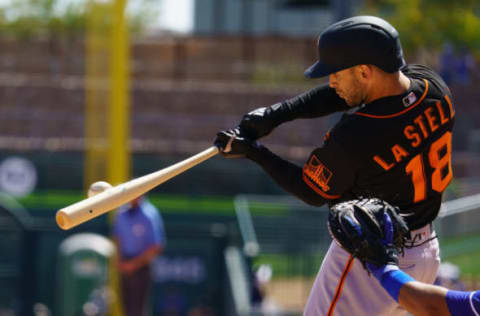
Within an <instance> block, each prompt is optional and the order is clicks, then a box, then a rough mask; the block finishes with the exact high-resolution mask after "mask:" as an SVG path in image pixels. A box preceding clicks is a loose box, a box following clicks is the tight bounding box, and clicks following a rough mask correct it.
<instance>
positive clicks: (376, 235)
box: [328, 199, 480, 316]
mask: <svg viewBox="0 0 480 316" xmlns="http://www.w3.org/2000/svg"><path fill="white" fill-rule="evenodd" d="M397 210H398V209H395V208H394V207H393V206H391V205H389V204H388V203H386V202H385V201H380V200H376V199H364V200H352V201H347V202H343V203H339V204H336V205H334V206H333V207H332V208H331V213H330V216H329V218H328V225H329V230H330V232H331V234H332V237H333V239H334V240H335V241H337V242H338V243H339V244H340V245H341V246H342V247H343V248H344V249H345V250H347V251H348V252H350V253H351V254H352V255H354V256H355V258H357V259H358V260H359V261H361V262H364V263H365V265H364V266H365V267H366V269H368V270H369V271H370V272H371V273H372V275H373V276H375V277H376V278H377V280H378V281H379V283H380V284H381V286H382V287H383V288H384V289H385V291H386V292H387V293H388V294H389V295H390V296H391V297H392V298H393V299H394V300H395V301H397V302H399V304H400V305H401V306H402V307H404V308H405V309H406V310H408V311H409V312H410V313H412V314H413V315H425V316H449V315H452V316H478V315H480V291H474V292H463V291H452V290H448V289H446V288H444V287H440V286H434V285H431V284H426V283H422V282H418V281H416V280H415V279H413V278H412V277H411V276H410V275H408V274H407V273H405V272H403V271H402V270H400V269H399V268H398V257H399V249H402V248H403V241H404V234H405V232H406V231H407V229H406V228H407V227H406V226H405V223H404V221H403V220H402V219H401V218H399V217H398V213H397Z"/></svg>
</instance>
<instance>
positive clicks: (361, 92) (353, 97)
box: [342, 74, 367, 107]
mask: <svg viewBox="0 0 480 316" xmlns="http://www.w3.org/2000/svg"><path fill="white" fill-rule="evenodd" d="M365 91H366V89H365V87H364V86H363V84H362V82H360V80H358V78H357V77H356V74H354V75H353V76H352V80H351V85H350V89H349V91H348V93H345V94H344V95H343V96H342V97H343V99H344V100H345V102H347V104H348V106H350V107H356V106H359V105H362V104H364V103H365V100H366V99H367V96H366V93H365Z"/></svg>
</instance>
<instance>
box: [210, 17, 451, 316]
mask: <svg viewBox="0 0 480 316" xmlns="http://www.w3.org/2000/svg"><path fill="white" fill-rule="evenodd" d="M318 54H319V60H318V61H317V62H316V63H315V64H314V65H312V66H311V67H310V68H309V69H307V70H306V71H305V75H306V76H307V77H309V78H319V77H323V76H329V84H328V85H327V84H325V85H320V86H318V87H316V88H314V89H312V90H310V91H307V92H305V93H303V94H300V95H298V96H296V97H293V98H292V99H289V100H285V101H283V102H280V103H277V104H274V105H272V106H270V107H266V108H260V109H257V110H255V111H253V112H251V113H248V114H246V115H245V116H244V117H243V119H242V121H241V122H240V124H239V126H237V127H236V128H234V129H231V130H228V131H222V132H219V133H218V134H217V137H216V139H215V144H216V145H217V146H218V147H219V148H220V150H221V151H222V154H223V155H224V156H225V157H246V158H248V159H250V160H252V161H254V162H256V163H257V164H259V165H260V166H261V167H262V168H263V169H264V170H265V171H266V172H267V173H268V174H269V175H270V176H271V177H272V178H273V179H274V180H275V181H276V182H277V183H278V184H279V185H280V186H281V187H282V188H284V189H285V190H286V191H287V192H290V193H291V194H293V195H295V196H296V197H298V198H300V199H302V200H303V201H305V202H306V203H309V204H312V205H318V206H320V205H323V204H325V203H327V204H329V205H333V204H335V203H338V202H340V201H345V200H351V199H355V198H358V197H371V196H375V197H378V198H381V199H382V200H385V201H388V202H389V203H391V204H394V205H398V206H399V207H400V209H401V214H402V216H404V218H405V219H406V223H407V225H408V227H409V229H410V230H411V233H410V236H409V248H408V249H406V251H405V256H404V257H402V258H400V262H399V265H400V267H401V268H402V269H403V270H405V271H407V272H408V273H409V274H411V275H412V276H413V277H415V278H416V279H418V280H420V281H422V282H426V283H433V281H434V279H435V276H436V273H437V269H438V266H439V263H440V259H439V247H438V241H437V240H436V239H435V233H434V231H433V228H432V221H433V220H434V219H435V217H436V216H437V214H438V212H439V209H440V204H441V200H442V193H443V192H444V190H445V188H446V187H447V186H448V184H449V183H450V181H451V179H452V167H451V152H452V143H451V141H452V127H453V124H454V117H455V111H454V107H453V104H452V96H451V93H450V90H449V89H448V87H447V86H446V84H445V83H444V82H443V80H442V79H441V78H440V77H439V76H438V75H437V74H436V73H435V72H434V71H432V70H431V69H429V68H427V67H425V66H421V65H406V64H405V61H404V58H403V52H402V47H401V44H400V40H399V36H398V32H397V31H396V30H395V28H394V27H393V26H392V25H390V24H389V23H388V22H386V21H384V20H382V19H380V18H377V17H371V16H357V17H353V18H349V19H345V20H342V21H340V22H337V23H335V24H333V25H331V26H329V27H328V28H327V29H325V30H324V31H323V32H322V33H321V35H320V37H319V39H318ZM346 110H349V111H346ZM338 111H346V112H345V113H344V114H343V116H342V117H341V119H340V120H339V122H337V123H336V125H335V126H334V127H333V128H332V129H331V130H330V132H329V133H327V135H326V136H325V138H324V142H323V144H322V145H321V146H320V147H318V148H316V149H315V150H313V152H312V153H311V154H310V156H309V157H308V159H307V160H306V162H305V165H304V166H303V168H301V167H299V166H297V165H295V164H293V163H290V162H288V161H286V160H284V159H282V158H280V157H279V156H277V155H275V154H274V153H272V152H271V151H270V150H268V149H267V148H266V147H265V146H263V145H261V144H259V143H258V142H256V141H255V140H256V139H258V138H260V137H262V136H265V135H267V134H268V133H270V132H271V131H272V130H273V129H274V128H276V127H277V126H279V125H280V124H282V123H284V122H287V121H290V120H294V119H298V118H316V117H321V116H325V115H328V114H330V113H333V112H338ZM352 311H355V315H360V316H362V315H365V316H367V315H368V316H370V315H391V316H394V315H405V314H406V311H405V310H404V309H403V308H401V307H400V306H399V305H398V304H397V302H395V300H393V299H392V298H391V297H390V296H389V295H388V294H387V293H386V292H385V291H383V289H382V287H381V286H380V285H379V284H378V282H376V280H374V279H373V278H370V277H369V276H368V273H366V272H365V270H364V269H363V268H362V265H361V264H359V263H358V261H357V260H354V259H353V257H352V256H350V254H349V253H348V252H346V251H345V250H343V249H342V248H341V247H339V246H338V245H337V244H336V243H332V244H331V246H330V248H329V250H328V252H327V254H326V256H325V258H324V260H323V263H322V266H321V268H320V271H319V273H318V275H317V277H316V280H315V282H314V284H313V287H312V290H311V292H310V296H309V299H308V301H307V304H306V306H305V310H304V315H305V316H325V315H327V316H332V315H352Z"/></svg>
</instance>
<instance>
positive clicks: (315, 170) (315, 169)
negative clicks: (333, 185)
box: [303, 155, 333, 192]
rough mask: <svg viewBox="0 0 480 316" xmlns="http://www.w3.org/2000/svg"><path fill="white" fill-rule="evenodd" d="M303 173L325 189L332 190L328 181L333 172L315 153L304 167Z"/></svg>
mask: <svg viewBox="0 0 480 316" xmlns="http://www.w3.org/2000/svg"><path fill="white" fill-rule="evenodd" d="M303 174H304V175H305V176H306V177H307V178H308V179H309V180H310V181H311V182H313V183H314V184H315V185H316V186H318V187H320V188H321V189H322V190H323V191H325V192H326V191H329V190H330V187H329V186H328V182H329V181H330V179H331V178H332V174H333V173H332V171H330V170H329V169H328V168H327V167H325V165H324V164H323V163H322V162H321V161H320V160H319V159H318V158H317V157H316V156H315V155H312V156H311V157H310V160H309V161H308V162H307V163H306V164H305V166H304V167H303Z"/></svg>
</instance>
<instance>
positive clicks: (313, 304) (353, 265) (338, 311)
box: [303, 225, 440, 316]
mask: <svg viewBox="0 0 480 316" xmlns="http://www.w3.org/2000/svg"><path fill="white" fill-rule="evenodd" d="M412 234H416V235H417V239H416V241H415V244H416V245H418V246H415V247H413V248H410V249H405V256H404V257H402V256H400V258H399V259H400V260H399V266H400V268H401V269H402V270H403V271H405V272H406V273H408V274H409V275H411V276H412V277H413V278H415V279H416V280H418V281H422V282H425V283H433V282H434V281H435V278H436V275H437V270H438V267H439V265H440V254H439V245H438V240H437V239H433V240H431V241H428V242H426V243H424V244H422V243H423V242H425V241H426V240H427V239H428V238H430V237H431V236H434V234H435V233H434V232H433V231H432V230H431V226H429V225H427V226H425V227H423V228H421V229H419V230H416V231H414V232H412ZM418 237H419V238H418ZM420 244H421V245H420ZM303 315H304V316H352V315H355V316H405V315H407V311H406V310H404V309H403V308H401V307H400V306H399V305H398V303H397V302H395V300H394V299H393V298H391V297H390V295H389V294H388V293H387V292H386V291H385V290H384V289H383V287H382V286H381V285H380V283H379V282H378V281H377V279H376V278H375V277H374V276H369V275H368V273H367V272H366V271H365V270H364V268H363V266H362V264H361V263H360V262H359V261H358V260H353V259H351V257H350V254H349V253H347V252H346V251H345V250H343V249H342V248H340V246H338V245H337V244H336V242H332V244H331V245H330V248H329V250H328V252H327V254H326V256H325V258H324V259H323V262H322V266H321V268H320V271H319V272H318V274H317V277H316V279H315V282H314V284H313V287H312V290H311V292H310V296H309V298H308V301H307V304H306V306H305V310H304V313H303Z"/></svg>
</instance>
